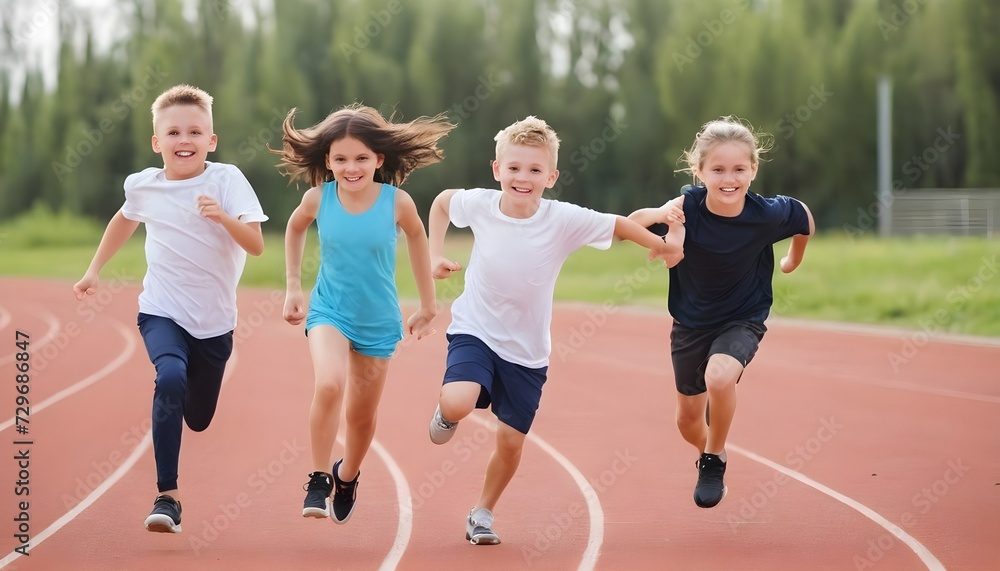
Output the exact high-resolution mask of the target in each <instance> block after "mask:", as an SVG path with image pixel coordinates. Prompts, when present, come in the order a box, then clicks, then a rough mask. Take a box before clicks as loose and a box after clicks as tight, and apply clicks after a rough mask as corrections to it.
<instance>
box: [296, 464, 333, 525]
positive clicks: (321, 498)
mask: <svg viewBox="0 0 1000 571" xmlns="http://www.w3.org/2000/svg"><path fill="white" fill-rule="evenodd" d="M302 489H303V490H305V491H306V499H305V501H304V502H303V503H302V517H316V518H326V517H330V492H331V491H332V490H333V476H331V475H330V474H327V473H326V472H313V473H312V474H309V482H307V483H306V484H304V485H303V486H302Z"/></svg>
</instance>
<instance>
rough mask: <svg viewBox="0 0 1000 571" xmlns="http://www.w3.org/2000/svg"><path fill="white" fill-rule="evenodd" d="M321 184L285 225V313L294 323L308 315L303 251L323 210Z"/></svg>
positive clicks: (287, 318) (311, 191)
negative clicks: (311, 228) (310, 228)
mask: <svg viewBox="0 0 1000 571" xmlns="http://www.w3.org/2000/svg"><path fill="white" fill-rule="evenodd" d="M322 193H323V191H322V189H321V188H320V187H318V186H317V187H313V188H310V189H309V190H307V191H306V193H305V194H304V195H303V196H302V202H301V203H299V205H298V206H297V207H296V208H295V210H294V211H293V212H292V215H291V216H289V217H288V225H287V226H286V227H285V307H284V309H283V310H282V316H283V317H284V318H285V321H287V322H289V323H291V324H292V325H298V324H299V323H302V320H303V319H305V318H306V303H305V297H304V296H303V295H302V254H303V252H304V251H305V247H306V230H308V229H309V225H310V224H312V223H313V220H315V219H316V214H317V213H318V212H319V202H320V198H321V197H322V196H323V194H322Z"/></svg>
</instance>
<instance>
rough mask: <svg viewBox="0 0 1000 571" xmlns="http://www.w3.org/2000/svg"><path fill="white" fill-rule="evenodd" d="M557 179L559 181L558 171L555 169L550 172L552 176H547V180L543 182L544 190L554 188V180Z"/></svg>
mask: <svg viewBox="0 0 1000 571" xmlns="http://www.w3.org/2000/svg"><path fill="white" fill-rule="evenodd" d="M558 179H559V170H558V169H556V170H554V171H552V174H550V175H549V178H548V179H546V180H545V188H552V187H553V186H555V184H556V180H558Z"/></svg>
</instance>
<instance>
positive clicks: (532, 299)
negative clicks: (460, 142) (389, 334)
mask: <svg viewBox="0 0 1000 571" xmlns="http://www.w3.org/2000/svg"><path fill="white" fill-rule="evenodd" d="M496 141H497V144H496V160H495V161H493V163H492V164H493V176H494V178H495V179H496V180H497V181H499V183H500V188H501V190H500V191H496V190H487V189H471V190H454V189H451V190H445V191H444V192H442V193H441V194H439V195H438V196H437V198H436V199H435V200H434V204H433V205H432V206H431V212H430V221H429V231H430V238H429V242H430V250H431V265H432V269H433V271H434V277H435V278H438V279H443V278H447V277H448V276H450V275H451V274H452V273H453V272H456V271H459V270H461V269H462V267H461V266H460V265H459V264H457V263H455V262H453V261H451V260H448V259H447V258H445V257H444V255H443V251H444V236H445V233H446V232H447V229H448V223H449V221H450V222H451V223H452V224H454V225H455V226H456V227H459V228H465V227H469V228H471V229H472V231H473V234H474V235H475V242H474V244H473V247H472V254H471V258H470V260H469V267H468V270H467V272H466V276H465V290H464V291H463V293H462V294H461V295H460V296H459V297H458V298H457V299H456V300H455V302H454V303H453V304H452V308H451V314H452V322H451V324H450V325H449V327H448V340H449V345H448V360H447V369H446V372H445V376H444V386H443V387H442V389H441V396H440V399H439V403H438V408H437V410H436V411H435V413H434V417H433V418H432V420H431V423H430V438H431V441H432V442H434V443H435V444H444V443H446V442H448V441H449V440H450V439H451V437H452V436H453V435H454V433H455V429H456V426H457V424H458V421H460V420H461V419H463V418H465V417H466V416H468V415H469V414H470V413H471V412H472V411H473V410H474V409H476V408H486V407H488V406H492V409H493V413H494V414H496V416H497V419H498V421H499V422H498V423H497V432H496V449H495V451H494V452H493V455H492V456H491V457H490V461H489V465H488V466H487V468H486V477H485V481H484V483H483V489H482V493H481V495H480V498H479V501H478V502H477V503H476V505H475V506H474V507H473V508H472V510H471V511H470V513H469V516H468V517H467V518H466V535H465V538H466V539H467V540H468V541H470V542H471V543H473V544H476V545H493V544H497V543H500V538H499V537H498V536H497V534H496V533H495V532H494V531H493V509H494V507H495V505H496V503H497V501H498V500H499V499H500V495H501V494H502V493H503V490H504V489H505V488H506V486H507V484H508V483H509V482H510V480H511V479H512V478H513V476H514V473H515V472H516V471H517V466H518V464H519V462H520V459H521V450H522V448H523V446H524V438H525V435H526V434H527V433H528V430H529V429H530V428H531V424H532V421H533V420H534V417H535V412H536V410H537V409H538V404H539V401H540V399H541V395H542V385H543V384H544V383H545V380H546V375H547V371H548V364H549V353H550V351H551V339H550V332H549V330H550V326H551V322H552V296H553V291H554V289H555V283H556V278H557V277H558V275H559V270H560V269H561V268H562V264H563V262H565V260H566V258H567V257H568V256H569V255H570V254H571V253H573V252H574V251H576V250H578V249H579V248H582V247H583V246H592V247H594V248H598V249H607V248H609V247H610V246H611V243H612V240H613V239H615V238H620V239H625V240H630V241H632V242H635V243H637V244H639V245H641V246H643V247H645V248H648V249H650V250H651V252H650V257H651V258H662V259H664V260H665V261H667V263H669V264H675V263H677V261H678V260H679V258H680V255H681V253H680V252H681V249H680V245H679V244H677V243H674V242H673V241H672V242H670V243H667V242H665V241H664V240H663V239H661V238H660V237H659V236H657V235H655V234H653V233H651V232H649V231H648V230H646V229H645V228H643V227H642V226H640V225H639V224H637V223H635V222H632V221H631V220H628V219H627V218H625V217H622V216H616V215H614V214H604V213H600V212H595V211H593V210H590V209H587V208H583V207H580V206H576V205H574V204H569V203H566V202H560V201H556V200H549V199H543V198H542V193H543V192H544V191H545V189H547V188H552V186H553V185H554V184H555V182H556V179H557V178H558V176H559V171H558V170H556V158H557V155H558V151H559V139H558V137H557V136H556V133H555V132H554V131H553V130H552V128H551V127H549V126H548V125H547V124H546V123H545V122H544V121H542V120H540V119H537V118H535V117H530V116H529V117H527V118H525V119H524V120H522V121H518V122H516V123H514V124H513V125H511V126H509V127H507V128H506V129H504V130H503V131H501V132H500V133H499V134H498V135H497V136H496ZM668 236H669V234H668Z"/></svg>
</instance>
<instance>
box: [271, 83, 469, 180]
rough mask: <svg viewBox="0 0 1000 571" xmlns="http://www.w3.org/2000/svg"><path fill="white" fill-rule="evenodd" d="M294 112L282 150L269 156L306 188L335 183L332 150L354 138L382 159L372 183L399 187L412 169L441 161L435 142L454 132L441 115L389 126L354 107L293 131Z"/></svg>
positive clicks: (371, 111) (372, 113)
mask: <svg viewBox="0 0 1000 571" xmlns="http://www.w3.org/2000/svg"><path fill="white" fill-rule="evenodd" d="M295 113H296V109H295V108H293V109H292V110H291V111H289V112H288V116H287V117H285V121H284V122H283V123H282V125H281V128H282V132H283V135H282V138H281V149H272V152H274V153H276V154H278V155H279V156H280V157H281V161H280V162H279V163H278V169H279V170H281V171H282V174H284V175H286V176H288V177H289V178H290V179H291V180H293V181H294V180H299V179H301V180H304V181H306V182H308V183H309V185H310V186H319V185H321V184H323V183H324V182H327V181H331V180H333V173H332V172H331V171H330V169H329V168H327V165H326V156H327V154H328V153H329V152H330V145H331V144H332V143H333V142H334V141H338V140H340V139H343V138H345V137H352V138H354V139H357V140H359V141H361V142H362V143H364V144H365V146H367V147H368V148H369V149H371V150H372V151H373V152H375V153H378V154H381V155H383V156H384V157H385V160H384V161H383V162H382V166H381V167H379V168H378V169H377V170H376V171H375V182H383V183H387V184H391V185H393V186H397V187H398V186H400V185H401V184H403V182H405V181H406V178H407V177H408V176H409V175H410V173H411V172H413V171H414V170H416V169H418V168H420V167H423V166H427V165H430V164H434V163H436V162H439V161H441V160H442V159H444V152H443V151H442V150H441V149H439V148H438V146H437V144H438V141H439V140H440V139H441V138H442V137H444V136H445V135H447V134H448V133H449V132H450V131H451V130H452V129H454V128H455V125H454V124H452V123H449V122H448V120H447V117H446V116H445V115H444V114H438V115H435V116H434V117H418V118H417V119H414V120H413V121H409V122H405V123H393V122H391V121H389V120H386V118H385V117H383V116H382V115H381V114H380V113H379V112H378V111H376V110H375V109H373V108H371V107H368V106H365V105H360V104H357V103H355V104H352V105H348V106H346V107H344V108H342V109H338V110H337V111H334V112H333V113H331V114H330V115H328V116H327V117H326V119H323V120H322V121H320V122H319V123H317V124H315V125H313V126H312V127H309V128H306V129H296V128H295V126H294V119H295Z"/></svg>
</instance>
